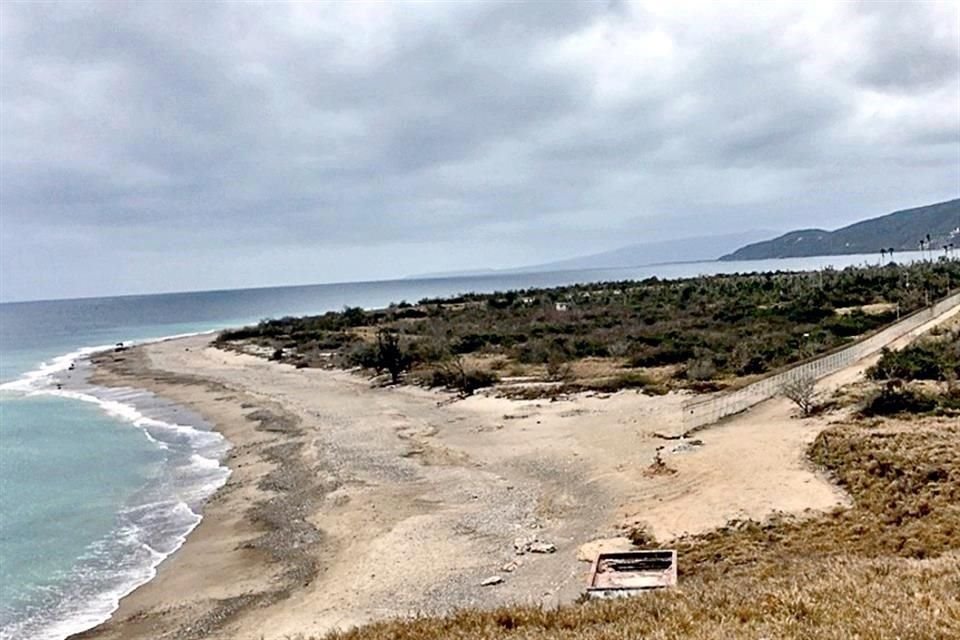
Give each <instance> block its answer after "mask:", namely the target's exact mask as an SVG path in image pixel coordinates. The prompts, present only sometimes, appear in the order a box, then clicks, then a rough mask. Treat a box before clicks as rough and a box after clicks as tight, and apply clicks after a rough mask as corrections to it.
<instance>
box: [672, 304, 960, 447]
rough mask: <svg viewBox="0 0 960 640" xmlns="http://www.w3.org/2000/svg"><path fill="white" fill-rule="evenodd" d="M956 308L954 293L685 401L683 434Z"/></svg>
mask: <svg viewBox="0 0 960 640" xmlns="http://www.w3.org/2000/svg"><path fill="white" fill-rule="evenodd" d="M958 304H960V293H955V294H953V295H950V296H947V297H946V298H944V299H942V300H940V301H939V302H937V303H936V304H934V305H932V306H929V307H924V308H923V309H920V310H919V311H917V312H915V313H912V314H910V315H909V316H907V317H906V318H903V319H902V320H900V321H898V322H896V323H894V324H892V325H890V326H889V327H887V328H885V329H882V330H880V331H878V332H877V333H874V334H873V335H870V336H868V337H866V338H864V339H862V340H859V341H857V342H856V343H854V344H852V345H850V346H849V347H845V348H844V349H841V350H840V351H836V352H834V353H828V354H827V355H824V356H820V357H819V358H816V359H815V360H811V361H809V362H805V363H803V364H800V365H797V366H795V367H793V368H791V369H788V370H787V371H782V372H780V373H777V374H774V375H771V376H767V377H766V378H763V379H762V380H758V381H756V382H754V383H751V384H749V385H747V386H745V387H742V388H740V389H737V390H736V391H731V392H727V393H720V394H716V395H712V396H710V397H707V398H701V399H697V400H690V401H687V402H685V403H684V404H683V427H684V432H687V431H690V430H691V429H695V428H697V427H702V426H705V425H708V424H713V423H714V422H717V421H718V420H721V419H722V418H725V417H726V416H730V415H733V414H735V413H740V412H741V411H744V410H746V409H749V408H750V407H752V406H753V405H755V404H758V403H760V402H763V401H764V400H767V399H769V398H772V397H773V396H775V395H777V394H779V393H780V391H781V389H783V387H784V385H786V384H788V383H791V382H795V381H797V380H804V379H808V378H813V379H814V380H818V379H820V378H822V377H824V376H828V375H830V374H831V373H835V372H837V371H839V370H841V369H843V368H845V367H847V366H849V365H851V364H853V363H855V362H857V361H859V360H862V359H863V358H865V357H867V356H869V355H871V354H874V353H876V352H878V351H880V350H881V349H882V348H883V347H885V346H887V345H889V344H890V343H891V342H893V341H895V340H897V339H898V338H900V337H902V336H904V335H906V334H907V333H909V332H911V331H913V330H914V329H916V328H917V327H919V326H920V325H922V324H924V323H925V322H928V321H930V320H931V319H933V318H935V317H937V316H939V315H940V314H942V313H944V312H946V311H948V310H950V309H951V308H953V307H955V306H957V305H958Z"/></svg>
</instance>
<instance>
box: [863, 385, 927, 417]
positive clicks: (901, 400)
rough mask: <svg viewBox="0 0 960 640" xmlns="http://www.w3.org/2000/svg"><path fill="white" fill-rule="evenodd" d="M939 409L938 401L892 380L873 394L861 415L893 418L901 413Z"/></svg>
mask: <svg viewBox="0 0 960 640" xmlns="http://www.w3.org/2000/svg"><path fill="white" fill-rule="evenodd" d="M936 408H937V400H936V398H933V397H931V396H929V395H927V394H926V393H924V392H922V391H918V390H915V389H912V388H910V387H908V386H906V385H904V384H903V383H902V382H900V381H899V380H892V381H890V382H888V383H887V384H885V385H884V386H883V387H881V389H880V390H879V391H878V392H876V393H873V394H871V395H870V396H869V397H868V398H867V400H866V402H865V404H864V407H863V409H862V410H861V413H862V414H863V415H865V416H892V415H896V414H900V413H928V412H930V411H933V410H934V409H936Z"/></svg>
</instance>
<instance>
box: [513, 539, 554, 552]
mask: <svg viewBox="0 0 960 640" xmlns="http://www.w3.org/2000/svg"><path fill="white" fill-rule="evenodd" d="M513 550H514V551H515V552H516V553H517V555H518V556H522V555H523V554H525V553H553V552H555V551H556V550H557V546H556V545H555V544H553V543H552V542H544V541H543V540H539V539H538V538H537V537H536V536H520V537H519V538H516V539H515V540H514V541H513Z"/></svg>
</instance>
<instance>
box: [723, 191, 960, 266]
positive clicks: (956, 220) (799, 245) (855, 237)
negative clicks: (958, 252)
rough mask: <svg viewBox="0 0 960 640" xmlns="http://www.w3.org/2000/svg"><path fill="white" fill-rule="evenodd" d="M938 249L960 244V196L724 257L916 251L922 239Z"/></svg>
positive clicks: (788, 237)
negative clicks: (888, 250) (892, 250)
mask: <svg viewBox="0 0 960 640" xmlns="http://www.w3.org/2000/svg"><path fill="white" fill-rule="evenodd" d="M928 236H929V239H930V244H929V247H930V248H932V249H934V250H936V249H941V248H943V246H944V245H947V244H950V243H953V244H955V245H956V246H957V247H958V248H960V199H957V200H948V201H947V202H940V203H937V204H931V205H927V206H925V207H917V208H915V209H904V210H903V211H896V212H894V213H890V214H887V215H885V216H881V217H879V218H871V219H869V220H864V221H862V222H857V223H855V224H851V225H850V226H847V227H843V228H841V229H837V230H835V231H825V230H823V229H802V230H800V231H791V232H790V233H786V234H784V235H782V236H779V237H777V238H774V239H773V240H766V241H763V242H755V243H753V244H748V245H746V246H744V247H741V248H739V249H737V250H736V251H734V252H732V253H729V254H727V255H725V256H723V257H722V258H720V259H721V260H767V259H770V258H800V257H805V256H829V255H842V254H851V253H879V252H880V250H881V249H891V248H892V249H894V250H895V251H916V250H918V249H919V248H920V241H921V240H923V241H924V243H926V242H927V237H928Z"/></svg>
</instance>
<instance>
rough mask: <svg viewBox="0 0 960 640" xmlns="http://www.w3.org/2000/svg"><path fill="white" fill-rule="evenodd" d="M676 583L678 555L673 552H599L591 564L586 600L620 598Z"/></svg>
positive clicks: (666, 550) (670, 550)
mask: <svg viewBox="0 0 960 640" xmlns="http://www.w3.org/2000/svg"><path fill="white" fill-rule="evenodd" d="M676 584H677V552H676V551H675V550H673V549H656V550H649V551H627V552H621V553H600V554H599V555H597V558H596V560H594V562H593V569H592V570H591V572H590V581H589V582H588V583H587V596H588V597H589V598H622V597H625V596H633V595H637V594H639V593H643V592H644V591H648V590H650V589H664V588H667V587H674V586H676Z"/></svg>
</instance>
